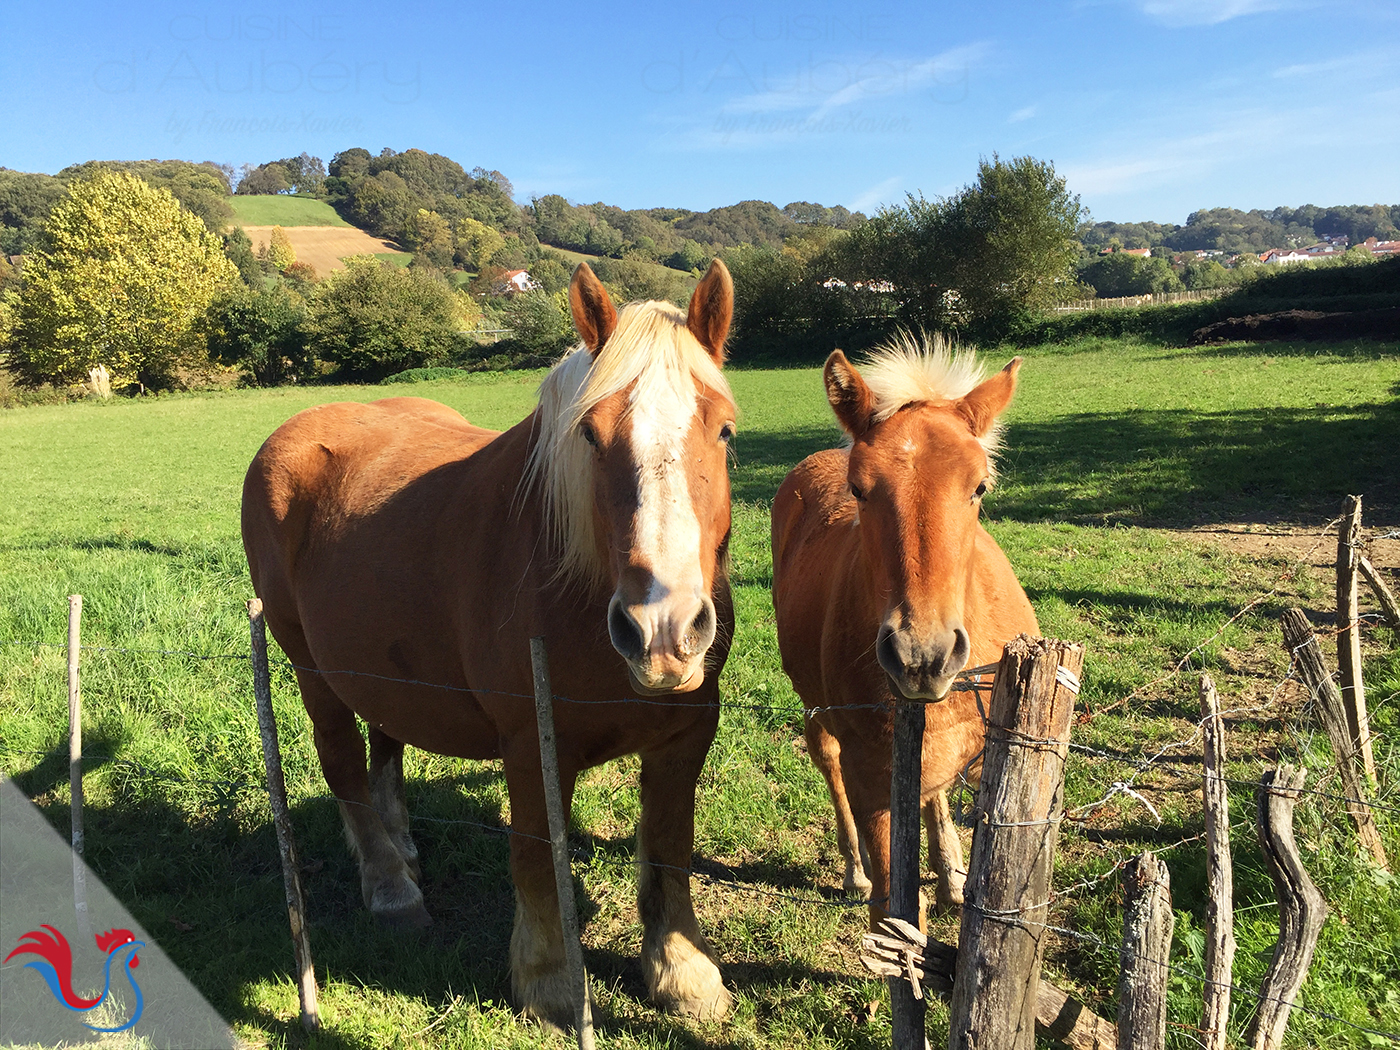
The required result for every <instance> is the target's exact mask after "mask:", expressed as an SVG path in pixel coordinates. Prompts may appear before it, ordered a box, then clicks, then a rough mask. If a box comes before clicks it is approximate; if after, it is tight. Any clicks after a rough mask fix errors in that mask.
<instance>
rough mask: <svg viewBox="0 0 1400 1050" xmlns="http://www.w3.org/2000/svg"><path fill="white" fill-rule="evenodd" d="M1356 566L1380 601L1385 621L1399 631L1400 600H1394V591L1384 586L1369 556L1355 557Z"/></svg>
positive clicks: (1383, 581)
mask: <svg viewBox="0 0 1400 1050" xmlns="http://www.w3.org/2000/svg"><path fill="white" fill-rule="evenodd" d="M1356 567H1357V568H1358V569H1360V570H1361V575H1362V576H1365V577H1366V582H1367V583H1369V584H1370V585H1371V591H1372V593H1374V594H1375V596H1376V601H1378V602H1380V604H1381V610H1382V611H1383V612H1384V613H1385V619H1386V622H1387V623H1389V624H1390V626H1391V627H1392V628H1393V629H1394V630H1397V631H1400V602H1397V601H1396V600H1395V592H1394V591H1392V590H1391V589H1390V588H1389V587H1387V586H1386V583H1385V580H1384V579H1382V578H1381V574H1380V573H1378V572H1377V571H1376V567H1375V566H1374V565H1372V564H1371V561H1370V559H1369V558H1357V559H1356Z"/></svg>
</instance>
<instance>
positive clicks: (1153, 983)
mask: <svg viewBox="0 0 1400 1050" xmlns="http://www.w3.org/2000/svg"><path fill="white" fill-rule="evenodd" d="M1123 895H1124V901H1123V952H1122V956H1121V960H1122V962H1121V965H1122V973H1121V976H1120V978H1119V981H1118V1050H1162V1047H1163V1046H1164V1045H1165V1043H1166V1040H1167V973H1168V970H1167V962H1168V961H1169V960H1170V958H1171V947H1172V929H1173V928H1174V927H1175V925H1176V920H1175V918H1174V917H1173V915H1172V891H1171V878H1170V876H1169V875H1168V873H1167V866H1166V865H1165V864H1163V863H1162V862H1161V860H1159V859H1158V858H1157V856H1156V855H1155V854H1153V853H1152V852H1150V851H1148V852H1146V853H1141V854H1139V855H1138V856H1136V857H1134V858H1133V859H1132V860H1131V861H1129V862H1128V865H1127V867H1125V868H1124V869H1123Z"/></svg>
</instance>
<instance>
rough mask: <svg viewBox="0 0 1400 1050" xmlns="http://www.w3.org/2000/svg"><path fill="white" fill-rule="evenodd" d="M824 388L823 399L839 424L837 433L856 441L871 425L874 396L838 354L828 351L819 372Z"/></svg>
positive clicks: (843, 357) (842, 356) (849, 363)
mask: <svg viewBox="0 0 1400 1050" xmlns="http://www.w3.org/2000/svg"><path fill="white" fill-rule="evenodd" d="M822 382H824V383H825V384H826V399H827V400H828V401H830V402H831V410H832V411H833V412H835V413H836V418H837V420H838V421H839V422H840V424H841V429H842V430H844V431H845V432H846V433H848V434H850V435H851V437H853V438H858V437H860V436H861V435H862V434H864V433H865V432H866V431H867V430H869V429H870V425H871V424H872V423H874V422H875V395H874V394H872V393H871V392H870V387H869V386H867V385H866V383H865V380H864V379H862V378H861V375H860V373H859V372H857V371H856V369H855V366H854V365H852V364H851V362H850V361H848V360H846V355H845V354H843V353H842V352H841V351H840V350H833V351H831V356H830V357H828V358H827V359H826V367H825V368H823V369H822Z"/></svg>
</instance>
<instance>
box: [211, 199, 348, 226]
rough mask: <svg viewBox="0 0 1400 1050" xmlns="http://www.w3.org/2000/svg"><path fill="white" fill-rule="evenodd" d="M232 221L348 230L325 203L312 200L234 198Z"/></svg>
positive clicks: (253, 224) (243, 224) (243, 223)
mask: <svg viewBox="0 0 1400 1050" xmlns="http://www.w3.org/2000/svg"><path fill="white" fill-rule="evenodd" d="M229 204H231V205H232V206H233V214H234V221H235V222H236V223H237V224H238V225H239V226H349V225H350V224H349V223H348V222H346V221H345V220H344V219H342V218H341V217H340V216H339V215H337V214H336V213H335V209H334V208H332V207H331V206H330V205H329V204H327V203H326V202H325V201H321V200H316V199H315V198H313V197H284V196H282V195H280V194H276V195H269V196H261V195H259V196H253V195H251V194H245V195H243V196H241V197H240V196H236V195H235V196H233V197H230V198H229Z"/></svg>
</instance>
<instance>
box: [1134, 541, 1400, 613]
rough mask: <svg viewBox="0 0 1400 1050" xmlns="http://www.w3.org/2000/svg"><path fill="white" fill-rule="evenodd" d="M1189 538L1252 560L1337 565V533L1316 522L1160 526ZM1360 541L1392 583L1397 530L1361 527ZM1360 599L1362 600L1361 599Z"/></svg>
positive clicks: (1397, 571)
mask: <svg viewBox="0 0 1400 1050" xmlns="http://www.w3.org/2000/svg"><path fill="white" fill-rule="evenodd" d="M1161 531H1163V532H1175V533H1177V534H1179V535H1185V536H1189V537H1191V538H1192V539H1196V540H1201V541H1206V542H1213V543H1215V544H1217V545H1218V546H1220V547H1222V548H1224V549H1225V550H1227V551H1229V552H1230V553H1231V554H1237V555H1239V556H1241V557H1244V558H1249V559H1250V560H1252V561H1263V562H1272V561H1277V560H1279V559H1286V560H1288V561H1290V562H1293V561H1298V560H1300V559H1302V560H1305V561H1306V562H1307V563H1308V564H1309V565H1310V566H1313V567H1314V568H1319V569H1321V568H1330V567H1332V566H1334V565H1336V564H1337V533H1336V530H1335V529H1333V530H1331V531H1329V532H1327V533H1322V532H1320V531H1319V530H1318V527H1317V526H1316V525H1311V526H1305V525H1288V524H1277V523H1274V524H1268V525H1258V524H1254V523H1252V522H1237V523H1232V524H1225V525H1195V526H1192V527H1191V528H1188V529H1163V530H1161ZM1362 544H1363V548H1364V549H1365V551H1366V557H1368V558H1369V559H1370V560H1371V564H1373V565H1375V566H1376V568H1377V569H1378V570H1379V571H1380V572H1381V573H1382V574H1383V575H1385V576H1388V577H1390V580H1391V582H1392V583H1394V582H1396V577H1397V575H1400V530H1395V529H1363V530H1362ZM1363 601H1364V599H1363Z"/></svg>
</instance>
